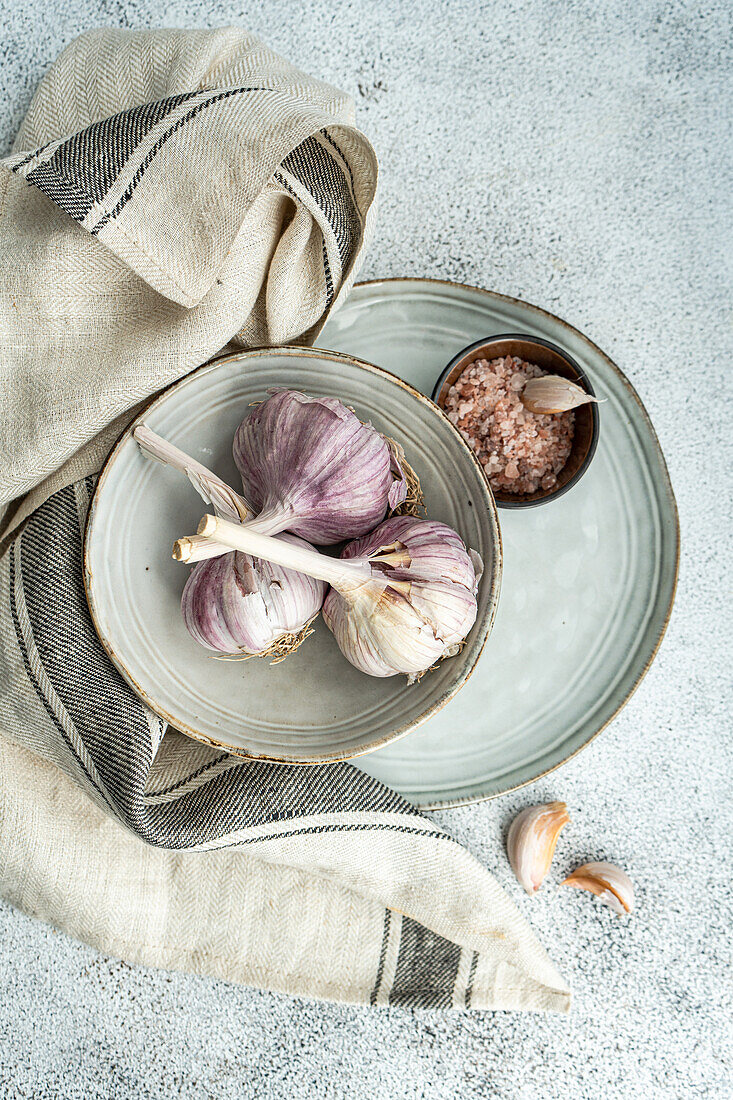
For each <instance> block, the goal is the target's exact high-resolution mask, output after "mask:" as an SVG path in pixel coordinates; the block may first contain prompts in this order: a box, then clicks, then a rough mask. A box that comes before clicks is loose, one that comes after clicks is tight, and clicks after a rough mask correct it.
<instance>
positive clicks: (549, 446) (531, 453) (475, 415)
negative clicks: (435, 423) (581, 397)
mask: <svg viewBox="0 0 733 1100" xmlns="http://www.w3.org/2000/svg"><path fill="white" fill-rule="evenodd" d="M543 374H547V371H544V370H542V369H541V368H540V367H538V366H536V365H535V364H534V363H526V362H525V361H524V360H523V359H518V358H517V357H516V356H510V355H507V356H505V358H503V359H492V360H491V361H490V362H489V360H487V359H476V360H475V361H474V362H473V363H469V365H468V366H467V367H465V368H464V370H462V371H461V373H460V375H459V376H458V378H457V379H456V381H455V384H454V385H452V386H451V388H450V389H449V390H448V394H447V396H446V398H445V401H444V404H443V407H444V409H445V412H446V414H447V416H448V419H449V420H450V421H451V423H453V424H455V426H456V427H457V428H458V430H459V431H460V432H461V435H462V436H463V438H464V439H465V440H466V442H467V443H468V445H469V446H470V447H471V448H472V450H473V451H474V452H475V453H476V456H477V457H478V460H479V462H480V463H481V465H482V466H483V467H484V470H485V472H486V476H487V477H488V479H489V482H490V484H491V487H492V489H501V490H503V491H504V492H507V493H534V492H536V491H537V490H538V489H552V488H554V486H555V485H556V484H557V475H558V474H559V473H560V471H561V470H562V468H563V466H564V465H565V463H566V462H567V460H568V457H569V455H570V450H571V448H572V445H573V434H574V432H575V413H574V412H572V411H570V412H563V413H554V414H546V413H531V412H529V411H528V410H527V409H525V407H524V405H523V404H522V400H521V393H522V390H523V389H524V387H525V385H526V384H527V382H529V380H530V378H540V377H541V376H542V375H543Z"/></svg>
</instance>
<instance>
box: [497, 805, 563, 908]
mask: <svg viewBox="0 0 733 1100" xmlns="http://www.w3.org/2000/svg"><path fill="white" fill-rule="evenodd" d="M569 821H570V817H569V815H568V808H567V806H566V804H565V803H564V802H548V803H546V804H544V805H540V806H528V807H527V809H526V810H522V812H521V813H520V814H518V815H517V816H516V817H515V818H514V820H513V821H512V823H511V825H510V826H509V832H508V834H507V840H506V850H507V855H508V857H509V863H510V864H511V867H512V870H513V871H514V874H515V875H516V876H517V879H518V881H519V883H520V885H521V886H523V887H524V889H525V890H526V891H527V893H528V894H530V895H532V894H535V893H536V892H537V891H538V890H539V888H540V886H541V885H542V883H543V881H544V879H545V876H546V875H547V872H548V871H549V869H550V864H551V863H552V857H553V856H554V854H555V846H556V845H557V838H558V837H559V835H560V832H561V830H562V829H564V828H565V826H566V825H567V824H568V822H569Z"/></svg>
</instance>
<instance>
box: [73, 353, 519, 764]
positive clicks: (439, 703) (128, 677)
mask: <svg viewBox="0 0 733 1100" xmlns="http://www.w3.org/2000/svg"><path fill="white" fill-rule="evenodd" d="M280 354H284V355H285V356H286V357H290V358H293V359H298V358H305V359H328V360H331V361H332V362H336V363H343V362H344V361H346V362H350V363H352V364H354V365H355V366H357V367H359V368H360V369H366V370H367V371H369V372H370V373H372V374H376V375H381V376H384V377H386V378H387V379H388V380H389V381H391V382H392V383H394V384H396V385H397V386H399V387H400V388H401V389H403V390H405V391H407V392H408V393H410V394H411V395H412V396H413V397H416V398H418V400H419V401H420V403H421V404H422V405H425V406H426V407H428V408H430V409H431V411H432V410H434V411H435V412H436V413H437V415H438V416H439V418H440V420H441V422H442V423H443V424H444V425H448V426H449V428H450V433H451V434H452V435H453V437H454V438H455V439H456V441H457V442H458V443H459V445H460V448H461V450H462V451H463V452H464V453H465V454H466V455H467V456H468V458H469V461H470V462H471V465H472V466H473V467H474V469H475V470H476V472H477V473H478V474H479V475H480V477H479V481H480V484H481V485H482V488H483V489H484V491H485V503H486V510H487V513H488V515H489V522H490V526H491V530H492V536H493V539H494V556H495V563H494V570H493V575H492V578H491V587H490V590H489V595H488V601H489V603H488V608H489V614H488V617H487V619H486V621H485V626H484V630H483V637H482V639H481V645H480V647H479V649H478V652H477V653H476V657H475V659H474V661H473V664H472V665H471V667H470V668H469V669H468V670H467V672H466V673H465V675H464V676H463V677H462V678H461V679H459V680H458V681H457V682H456V684H455V685H454V686H453V687H452V688H451V689H450V690H448V691H445V692H443V694H442V695H441V696H440V697H439V698H438V699H437V700H436V701H435V703H433V704H432V706H430V707H429V708H428V709H427V710H426V711H424V712H423V713H421V714H420V715H419V717H418V719H417V721H415V722H413V723H411V724H409V726H408V727H407V728H404V727H398V729H397V730H395V731H394V732H393V733H391V734H389V735H388V736H386V737H383V738H382V739H381V740H379V741H375V742H372V743H370V744H369V745H368V746H367V747H365V748H359V749H358V751H356V752H349V753H348V754H347V753H346V752H336V753H333V752H330V753H324V754H323V755H320V756H318V757H317V758H314V759H309V760H302V759H297V758H291V757H286V756H270V755H268V754H265V753H255V752H249V751H247V750H246V749H243V748H242V747H241V746H233V745H230V744H228V743H227V742H225V741H219V740H217V739H215V738H213V737H210V736H209V735H208V734H205V733H202V732H201V731H200V730H196V729H194V728H193V727H191V726H189V725H188V724H187V723H185V722H182V721H181V719H180V718H178V717H176V716H175V715H172V714H169V713H168V712H167V711H166V710H165V709H164V708H163V707H162V706H161V705H160V704H159V703H156V702H155V701H154V700H153V699H151V697H150V696H149V695H148V693H147V692H146V691H145V690H144V689H143V688H142V687H141V686H140V684H139V683H138V682H137V680H136V679H135V677H134V676H133V675H132V673H131V672H130V670H129V669H128V668H127V666H126V664H125V662H124V661H123V659H122V658H121V657H120V655H119V654H118V653H117V652H116V650H115V648H114V646H113V644H112V642H111V641H110V639H109V638H108V637H107V635H106V632H105V631H104V630H103V628H102V624H101V622H100V618H99V615H98V608H97V606H96V603H95V599H94V595H93V571H92V569H91V567H90V557H91V541H92V533H93V527H94V519H95V516H96V513H97V510H98V506H99V498H100V495H101V492H102V491H103V487H104V484H105V482H106V480H107V477H108V476H109V473H110V470H111V469H112V467H113V465H114V463H115V462H116V460H117V457H118V455H119V452H120V451H121V449H122V447H123V446H124V445H125V444H126V443H127V441H128V439H131V438H132V433H133V431H134V429H135V427H136V426H137V425H138V424H139V423H141V422H142V421H143V419H144V417H146V416H148V415H149V414H150V412H151V410H153V409H154V408H155V407H156V406H158V405H159V404H161V403H163V402H164V401H165V400H166V399H167V398H168V397H169V396H170V394H171V393H172V392H173V391H174V390H175V391H177V390H179V389H183V388H184V387H185V386H187V385H188V384H190V383H191V382H192V380H193V379H194V378H195V377H198V376H200V375H203V374H208V373H210V372H212V371H214V370H217V369H218V368H219V367H222V366H225V365H226V364H227V363H231V362H241V361H242V360H251V359H260V358H266V357H269V356H273V355H280ZM503 563H504V552H503V544H502V538H501V526H500V524H499V516H498V509H497V506H496V501H495V500H494V494H493V492H492V491H491V486H490V485H489V481H488V478H487V477H486V474H485V472H484V469H483V467H482V466H481V463H480V462H479V461H478V459H477V457H476V455H475V454H474V453H473V451H472V450H471V448H470V447H469V446H468V444H467V443H466V441H465V440H464V438H463V436H462V435H461V434H460V432H459V431H458V429H457V428H456V427H455V425H453V424H451V423H450V421H449V420H448V418H447V417H446V416H445V415H444V414H443V412H442V410H441V409H440V408H439V407H438V406H437V405H436V404H435V402H434V401H433V400H432V399H431V398H430V397H428V396H427V395H426V394H424V393H422V392H421V391H420V390H418V389H416V387H415V386H413V385H411V383H409V382H406V381H405V380H404V379H403V378H400V376H399V375H397V374H395V373H394V372H393V371H390V370H387V369H386V368H385V367H380V366H378V365H377V364H376V363H370V362H368V361H367V360H366V359H360V358H359V357H358V356H355V355H351V354H349V353H347V352H338V351H333V350H332V349H330V348H317V347H300V346H298V345H293V344H282V345H277V346H273V347H259V348H243V349H242V350H241V351H235V352H232V353H226V354H220V355H218V356H215V357H214V358H213V359H210V360H208V361H207V362H206V363H202V364H201V366H199V367H195V368H194V369H193V370H191V371H189V373H188V374H185V375H184V376H183V377H182V378H178V379H176V381H174V382H172V383H171V384H170V385H168V386H166V387H165V388H164V389H163V390H161V391H159V392H158V393H156V394H155V395H154V396H153V397H151V398H150V399H149V400H148V401H146V403H145V404H144V406H143V408H142V409H140V410H139V411H138V412H137V413H136V415H135V416H134V417H133V419H132V420H131V421H130V422H129V424H127V426H126V427H125V428H124V429H123V430H122V432H121V433H120V435H119V436H118V438H117V440H116V441H115V444H114V446H113V447H112V449H111V450H110V452H109V454H108V455H107V457H106V459H105V461H104V464H103V466H102V468H101V470H100V472H99V476H98V479H97V484H96V486H95V488H94V493H93V494H92V499H91V501H90V504H89V509H88V511H87V516H86V520H85V524H84V538H83V550H82V576H83V582H84V594H85V597H86V601H87V606H88V608H89V613H90V615H91V618H92V624H93V626H94V631H95V633H96V635H97V637H98V639H99V641H100V643H101V645H102V648H103V649H104V651H105V653H106V654H107V656H108V657H109V659H110V660H111V662H112V664H113V665H114V666H115V668H116V669H117V671H118V672H119V673H120V674H121V675H122V677H123V679H124V680H125V681H126V682H127V683H128V684H129V685H130V687H132V689H133V690H134V691H135V693H136V694H137V696H138V698H140V699H141V700H142V702H143V703H145V705H146V706H148V707H149V708H150V709H151V710H152V711H153V713H154V714H157V715H158V717H160V718H163V719H164V720H165V721H166V722H168V723H169V724H170V725H171V726H172V727H173V728H174V729H177V730H179V731H180V732H181V733H183V734H185V735H186V736H188V737H191V738H192V739H193V740H194V741H198V742H200V743H202V744H205V745H208V746H209V747H212V748H217V749H225V750H226V751H227V752H228V753H229V754H230V755H232V756H237V757H240V758H241V759H244V760H258V761H264V762H267V763H272V764H282V765H286V766H288V767H318V766H319V765H325V764H336V763H342V762H346V761H349V760H356V759H358V758H359V757H360V756H366V755H368V754H369V753H372V752H374V751H376V750H377V749H379V748H384V747H385V746H386V745H389V744H393V743H394V742H396V741H399V740H401V739H402V738H403V737H406V736H408V734H410V733H411V732H412V731H413V730H415V729H418V728H419V726H421V725H423V724H424V723H425V722H427V721H428V720H429V719H430V718H432V717H433V716H434V715H435V714H437V713H438V712H439V711H440V710H442V709H443V707H445V706H446V705H447V704H448V703H449V702H450V701H451V699H453V698H454V697H455V696H456V695H457V694H458V692H459V691H460V690H461V688H462V687H464V686H465V684H466V683H467V682H468V680H469V679H470V677H471V676H472V675H473V673H474V671H475V669H476V667H477V665H478V663H479V660H480V659H481V655H482V653H483V651H484V648H485V646H486V643H487V641H488V638H489V635H490V634H491V631H492V629H493V626H494V621H495V619H496V612H497V608H498V604H499V596H500V592H501V581H502V575H503Z"/></svg>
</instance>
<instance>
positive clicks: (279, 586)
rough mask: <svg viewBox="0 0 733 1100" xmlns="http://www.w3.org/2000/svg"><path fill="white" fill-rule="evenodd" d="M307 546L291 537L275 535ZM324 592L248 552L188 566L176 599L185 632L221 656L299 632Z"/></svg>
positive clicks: (260, 650)
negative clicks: (180, 590)
mask: <svg viewBox="0 0 733 1100" xmlns="http://www.w3.org/2000/svg"><path fill="white" fill-rule="evenodd" d="M279 538H281V539H282V540H283V541H285V542H289V543H291V544H292V545H299V546H307V543H304V542H303V540H302V539H299V538H297V537H296V536H295V535H289V534H284V535H280V536H279ZM325 593H326V585H325V583H324V582H323V581H321V580H316V579H314V578H312V577H308V576H306V575H305V574H303V573H296V572H294V571H293V570H290V569H284V568H283V567H282V566H279V565H274V564H272V563H271V562H268V561H263V560H261V559H259V558H252V557H250V556H249V555H248V554H243V553H238V552H236V553H232V552H231V551H229V552H228V553H226V554H222V555H218V556H216V557H214V558H211V559H209V560H206V561H200V562H199V563H198V564H197V565H195V566H194V568H193V569H192V570H191V573H190V575H189V577H188V580H187V581H186V585H185V588H184V589H183V596H182V598H181V611H182V612H183V620H184V622H185V624H186V628H187V629H188V632H189V633H190V634H191V636H192V637H193V638H195V639H196V641H197V642H199V643H200V644H201V645H202V646H204V647H205V648H206V649H209V650H212V651H213V652H215V653H221V654H227V655H234V654H238V655H241V654H243V655H258V654H267V653H268V651H270V650H271V649H272V647H273V646H275V645H277V643H278V642H279V641H280V640H281V639H282V638H283V637H284V636H285V635H293V634H297V633H298V632H300V631H302V630H303V628H304V627H305V626H306V625H307V624H308V623H310V622H311V620H312V619H313V618H314V617H315V616H316V615H317V614H318V612H319V611H320V609H321V607H322V605H323V599H324V596H325Z"/></svg>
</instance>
